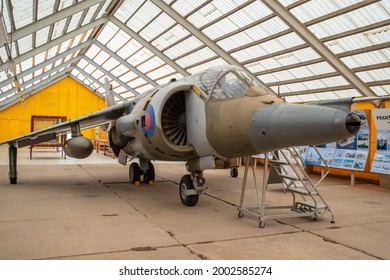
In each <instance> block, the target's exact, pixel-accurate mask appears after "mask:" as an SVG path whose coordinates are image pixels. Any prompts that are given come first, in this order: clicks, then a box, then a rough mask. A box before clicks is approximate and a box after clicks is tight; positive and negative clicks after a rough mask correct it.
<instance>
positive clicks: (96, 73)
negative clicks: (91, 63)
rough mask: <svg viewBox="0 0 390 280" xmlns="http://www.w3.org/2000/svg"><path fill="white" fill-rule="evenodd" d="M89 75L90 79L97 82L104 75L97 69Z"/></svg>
mask: <svg viewBox="0 0 390 280" xmlns="http://www.w3.org/2000/svg"><path fill="white" fill-rule="evenodd" d="M91 75H92V77H94V78H95V79H97V80H99V79H100V78H101V77H104V76H105V74H104V73H103V72H102V71H100V70H99V69H96V70H95V71H94V72H93V73H92V74H91Z"/></svg>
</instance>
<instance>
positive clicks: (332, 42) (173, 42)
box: [0, 0, 390, 108]
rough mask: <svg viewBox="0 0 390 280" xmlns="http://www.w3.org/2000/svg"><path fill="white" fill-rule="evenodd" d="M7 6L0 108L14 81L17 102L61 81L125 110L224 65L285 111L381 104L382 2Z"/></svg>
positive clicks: (65, 1)
mask: <svg viewBox="0 0 390 280" xmlns="http://www.w3.org/2000/svg"><path fill="white" fill-rule="evenodd" d="M4 2H5V3H7V2H6V1H4ZM8 2H9V3H11V4H12V8H11V5H8V4H4V5H2V14H3V19H4V23H5V28H6V30H7V32H8V33H9V34H8V35H9V37H11V35H12V42H10V43H8V44H6V45H5V46H0V83H1V86H0V100H1V101H0V108H2V107H1V106H3V105H4V104H10V102H11V100H16V99H17V95H16V96H15V93H16V91H17V89H16V88H15V87H14V85H13V80H14V79H15V78H17V79H18V80H20V81H21V83H22V88H23V89H25V90H26V92H25V94H28V93H29V92H31V93H32V92H35V91H37V90H39V89H41V88H42V87H45V84H46V83H45V80H44V79H48V84H49V83H50V82H53V81H55V80H56V79H61V78H62V77H66V76H70V77H72V78H74V79H76V80H77V81H79V82H80V83H82V84H84V85H85V86H87V87H88V88H89V89H91V90H92V91H94V92H96V93H98V94H104V80H105V78H108V79H109V80H110V82H111V83H112V84H113V87H114V89H115V96H116V97H115V98H116V99H117V100H118V101H124V100H125V99H126V98H132V97H133V96H135V95H137V94H140V93H141V92H143V91H145V90H148V89H150V88H152V87H154V86H157V85H161V84H164V83H167V82H169V80H170V79H172V78H180V77H182V76H185V75H191V74H194V73H197V72H199V71H203V70H205V69H206V68H208V67H211V66H218V65H229V64H233V65H241V66H242V67H244V68H246V69H247V70H249V71H250V72H252V73H253V74H254V75H255V76H256V77H257V79H258V80H259V81H260V82H263V84H264V85H265V86H266V87H268V88H269V89H270V90H271V91H274V92H277V91H279V92H282V93H283V95H284V96H285V98H286V100H287V101H288V102H305V101H313V100H315V99H334V98H343V97H345V96H359V95H363V94H364V95H373V96H376V95H378V96H383V95H389V84H390V81H389V78H388V72H389V67H388V65H389V64H390V45H389V42H390V35H389V34H390V1H387V0H386V1H375V0H365V1H364V0H345V1H321V0H311V1H298V0H278V1H271V2H270V3H266V2H265V1H264V2H263V1H258V0H231V1H225V0H207V1H202V0H192V1H188V0H164V1H157V0H139V1H134V0H121V1H113V0H96V1H90V0H78V1H74V0H34V1H27V0H11V1H8ZM271 4H273V5H279V4H281V5H283V6H284V7H285V9H286V11H285V12H283V13H280V14H279V13H278V9H275V8H272V7H271V6H272V5H271ZM295 21H297V22H295ZM291 23H296V24H291ZM298 25H299V28H297V26H298ZM10 59H12V60H15V61H16V62H17V63H16V77H13V75H14V74H13V73H10V71H9V64H8V61H9V60H10ZM17 76H19V77H17Z"/></svg>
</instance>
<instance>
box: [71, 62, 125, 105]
mask: <svg viewBox="0 0 390 280" xmlns="http://www.w3.org/2000/svg"><path fill="white" fill-rule="evenodd" d="M73 69H75V70H77V71H79V72H80V73H81V74H83V75H84V76H85V77H87V78H88V79H91V80H92V81H93V82H94V83H96V84H98V85H99V86H100V87H103V88H104V84H103V83H101V82H100V81H99V80H98V79H96V78H95V77H94V76H92V75H91V74H89V73H87V72H85V71H84V69H81V68H80V67H78V66H74V67H73ZM70 75H72V72H71V73H70ZM72 76H73V75H72ZM75 79H76V80H78V81H80V80H79V79H78V78H77V77H75ZM80 82H81V81H80ZM113 93H114V95H115V96H116V97H118V98H119V99H120V100H121V101H126V98H123V97H122V96H121V95H120V94H118V93H116V92H115V91H113ZM99 95H100V93H99ZM103 98H104V96H103Z"/></svg>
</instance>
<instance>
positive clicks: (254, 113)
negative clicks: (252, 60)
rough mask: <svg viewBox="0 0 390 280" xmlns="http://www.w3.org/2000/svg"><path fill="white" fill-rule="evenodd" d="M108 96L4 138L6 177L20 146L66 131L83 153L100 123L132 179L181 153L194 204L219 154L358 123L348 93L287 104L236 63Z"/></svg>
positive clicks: (338, 131)
mask: <svg viewBox="0 0 390 280" xmlns="http://www.w3.org/2000/svg"><path fill="white" fill-rule="evenodd" d="M106 101H107V104H108V107H107V108H105V109H103V110H101V111H98V112H94V113H91V114H89V115H85V116H83V117H80V118H77V119H74V120H70V121H67V122H63V123H61V124H58V125H55V126H52V127H49V128H45V129H42V130H40V131H34V132H31V133H29V134H26V135H23V136H20V137H16V138H14V139H10V140H7V141H5V142H3V143H0V144H5V143H8V145H9V159H10V160H9V162H10V168H9V169H10V172H9V178H10V182H11V184H16V181H17V169H16V155H17V147H25V146H29V145H32V144H37V143H40V142H44V141H48V140H51V139H56V137H58V135H61V134H65V133H68V132H69V131H70V132H71V138H70V139H68V140H67V142H66V147H65V153H66V154H67V155H68V156H70V157H75V158H85V157H88V156H89V155H90V154H91V153H92V151H93V145H92V143H91V141H90V140H89V139H87V138H85V137H83V136H82V134H81V132H80V131H81V130H82V129H84V128H90V127H93V126H99V125H104V126H105V127H106V129H107V138H108V142H109V145H110V147H111V148H112V150H113V152H114V153H115V155H116V156H117V157H118V161H119V162H120V163H121V164H123V165H126V164H127V163H128V162H129V159H131V160H133V159H134V158H136V159H138V161H137V162H134V161H132V163H131V164H130V168H129V179H130V182H131V183H132V184H137V185H138V184H140V183H141V182H149V183H153V182H154V179H155V172H154V167H153V164H152V160H164V161H185V162H186V167H187V170H188V172H189V174H187V175H184V176H183V177H182V179H181V181H180V186H179V194H180V199H181V201H182V203H183V204H184V205H186V206H194V205H196V204H197V202H198V199H199V195H200V194H201V193H202V192H203V191H204V190H205V189H206V184H205V179H204V177H203V171H204V170H207V169H214V168H215V166H216V162H217V160H223V161H227V160H228V159H232V158H238V157H243V156H248V155H254V154H260V153H264V152H269V151H273V150H277V149H280V148H284V147H288V146H299V145H316V144H322V143H328V142H334V141H337V140H342V139H346V138H348V137H350V136H352V135H354V134H356V133H357V132H358V131H359V129H360V125H361V120H360V118H359V117H358V116H357V115H356V114H355V113H353V112H351V111H350V110H349V105H350V103H351V102H352V99H350V100H349V101H345V102H344V103H345V104H344V105H345V106H340V104H339V103H340V102H338V103H337V104H336V105H335V104H333V103H332V102H328V103H327V104H326V106H323V105H306V104H299V105H298V104H287V103H285V102H283V100H281V99H280V98H278V97H277V96H275V95H274V94H272V93H270V92H268V91H267V89H266V88H265V87H263V86H262V85H260V84H259V83H258V82H257V81H256V79H255V78H254V77H253V76H252V75H251V74H250V73H248V72H247V71H246V70H244V69H242V68H239V67H236V66H225V67H216V68H212V69H209V70H206V71H204V72H201V73H199V74H197V75H194V76H189V77H185V78H182V79H180V80H172V81H171V82H170V83H168V84H166V85H163V86H159V87H157V88H154V89H152V90H149V91H148V92H145V93H143V94H142V95H140V96H137V97H135V98H134V99H131V100H129V101H127V102H124V103H120V104H115V102H114V100H113V98H112V95H110V92H108V93H107V94H106ZM225 167H226V166H225Z"/></svg>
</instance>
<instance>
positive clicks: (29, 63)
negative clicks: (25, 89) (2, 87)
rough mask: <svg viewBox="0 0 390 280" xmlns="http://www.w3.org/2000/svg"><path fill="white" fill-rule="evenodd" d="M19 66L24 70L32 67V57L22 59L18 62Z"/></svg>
mask: <svg viewBox="0 0 390 280" xmlns="http://www.w3.org/2000/svg"><path fill="white" fill-rule="evenodd" d="M20 66H21V67H22V70H23V71H26V70H28V69H30V68H32V58H29V59H27V60H25V61H23V62H22V63H20Z"/></svg>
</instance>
